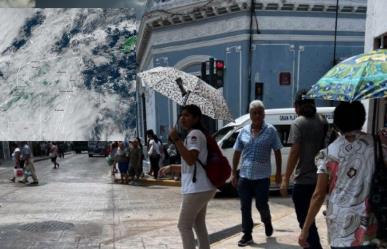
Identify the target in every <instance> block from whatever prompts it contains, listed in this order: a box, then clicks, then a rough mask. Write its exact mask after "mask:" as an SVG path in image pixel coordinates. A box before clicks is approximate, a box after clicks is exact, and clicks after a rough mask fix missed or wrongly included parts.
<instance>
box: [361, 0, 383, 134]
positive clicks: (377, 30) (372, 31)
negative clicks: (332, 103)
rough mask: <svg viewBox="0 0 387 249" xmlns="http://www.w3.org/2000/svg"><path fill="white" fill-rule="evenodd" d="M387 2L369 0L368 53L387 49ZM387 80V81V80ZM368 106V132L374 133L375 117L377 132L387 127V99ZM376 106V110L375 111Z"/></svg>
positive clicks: (366, 42)
mask: <svg viewBox="0 0 387 249" xmlns="http://www.w3.org/2000/svg"><path fill="white" fill-rule="evenodd" d="M386 12H387V1H386V0H368V3H367V19H366V38H365V44H364V51H365V52H368V51H371V50H374V49H378V48H386V49H387V15H386ZM386 80H387V79H386ZM364 103H365V104H366V105H367V106H368V113H369V115H368V119H367V120H368V123H367V127H366V129H367V131H369V132H371V131H372V123H373V119H374V116H373V114H374V113H375V114H377V115H376V116H375V124H376V127H375V128H376V130H379V129H380V128H383V127H387V119H386V118H387V115H386V111H387V108H386V105H387V101H386V100H385V99H381V100H378V101H377V103H376V105H375V104H374V101H364ZM375 106H376V110H375Z"/></svg>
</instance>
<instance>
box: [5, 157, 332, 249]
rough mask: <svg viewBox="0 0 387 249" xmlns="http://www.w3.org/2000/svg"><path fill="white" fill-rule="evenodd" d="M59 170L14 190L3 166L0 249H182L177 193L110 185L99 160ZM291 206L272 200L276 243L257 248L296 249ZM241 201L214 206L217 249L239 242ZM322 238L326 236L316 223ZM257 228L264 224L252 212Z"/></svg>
mask: <svg viewBox="0 0 387 249" xmlns="http://www.w3.org/2000/svg"><path fill="white" fill-rule="evenodd" d="M59 163H60V168H59V169H56V170H55V169H52V164H51V162H50V161H49V160H44V161H39V162H36V163H35V167H36V171H37V175H38V178H39V183H40V184H39V185H38V186H25V185H23V184H21V183H15V184H14V183H10V182H9V180H8V178H9V177H10V175H11V174H12V168H11V167H5V166H4V165H1V166H0V188H1V191H0V206H1V207H0V248H1V249H11V248H12V249H17V248H20V249H26V248H28V249H38V248H39V249H43V248H47V249H48V248H50V249H52V248H58V249H67V248H72V249H73V248H112V249H119V248H122V249H129V248H130V249H132V248H133V249H138V248H144V249H151V248H153V249H160V248H169V249H180V248H182V244H181V239H180V236H179V232H178V229H177V227H176V224H177V219H178V214H179V206H180V201H181V199H180V188H178V187H167V186H128V185H121V184H112V178H111V176H110V170H109V167H107V164H106V161H105V159H104V158H102V157H92V158H89V157H88V156H87V155H86V154H81V155H77V154H71V155H66V158H65V159H60V160H59ZM290 203H291V200H290V198H281V197H275V196H274V197H272V198H271V201H270V207H271V211H272V216H273V225H274V235H273V238H270V239H266V237H265V236H264V232H263V227H262V226H260V225H258V226H257V227H256V228H255V230H254V239H255V242H256V244H254V245H252V247H255V248H298V247H297V246H296V245H297V236H298V232H299V229H298V227H297V226H298V225H297V223H296V218H295V215H294V211H293V208H292V204H290ZM239 209H240V206H239V200H238V199H237V198H216V199H214V200H212V201H211V202H210V203H209V207H208V211H207V226H208V231H209V234H210V240H211V243H212V248H236V247H237V245H236V243H237V241H238V240H239V238H240V222H241V220H240V219H241V218H240V210H239ZM319 217H320V218H319V220H318V223H319V227H321V229H320V231H321V232H320V234H321V235H323V236H322V237H324V238H323V239H322V240H323V242H324V244H326V239H325V237H326V235H325V234H326V228H325V223H324V221H323V217H322V216H321V215H320V216H319ZM254 221H255V222H256V223H257V224H259V221H260V219H259V215H258V212H257V211H256V210H255V209H254Z"/></svg>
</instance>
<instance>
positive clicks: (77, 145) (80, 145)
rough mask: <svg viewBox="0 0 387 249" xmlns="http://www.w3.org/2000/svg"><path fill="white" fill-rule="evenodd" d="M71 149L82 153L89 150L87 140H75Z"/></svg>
mask: <svg viewBox="0 0 387 249" xmlns="http://www.w3.org/2000/svg"><path fill="white" fill-rule="evenodd" d="M71 150H73V151H75V153H77V154H80V153H82V151H87V150H88V147H87V141H74V142H72V143H71Z"/></svg>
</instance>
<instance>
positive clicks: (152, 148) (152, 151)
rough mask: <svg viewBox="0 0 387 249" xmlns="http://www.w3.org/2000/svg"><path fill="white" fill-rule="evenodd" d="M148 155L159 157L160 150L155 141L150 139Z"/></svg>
mask: <svg viewBox="0 0 387 249" xmlns="http://www.w3.org/2000/svg"><path fill="white" fill-rule="evenodd" d="M148 155H149V156H151V155H160V148H159V143H156V141H155V140H153V139H151V140H150V141H149V151H148Z"/></svg>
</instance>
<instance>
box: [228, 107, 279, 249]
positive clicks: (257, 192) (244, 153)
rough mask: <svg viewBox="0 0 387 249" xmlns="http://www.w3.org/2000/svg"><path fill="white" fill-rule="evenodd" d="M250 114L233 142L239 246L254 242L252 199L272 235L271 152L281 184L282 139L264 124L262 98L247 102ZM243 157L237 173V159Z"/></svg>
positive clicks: (233, 177)
mask: <svg viewBox="0 0 387 249" xmlns="http://www.w3.org/2000/svg"><path fill="white" fill-rule="evenodd" d="M249 113H250V119H251V124H249V125H246V126H245V127H243V129H242V130H241V132H240V133H239V135H238V137H237V139H236V142H235V144H234V156H233V170H232V184H233V186H234V187H237V189H238V193H239V197H240V202H241V211H242V232H243V236H242V238H241V239H240V240H239V242H238V246H247V245H249V244H252V243H253V237H252V232H253V226H254V223H253V219H252V215H251V204H252V200H253V198H255V206H256V208H257V209H258V212H259V214H260V216H261V221H262V222H263V224H264V225H265V234H266V236H271V235H272V234H273V226H272V222H271V214H270V208H269V187H270V176H271V163H270V158H271V151H272V150H273V151H274V155H275V161H276V183H277V184H280V183H281V164H282V157H281V148H282V144H281V140H280V138H279V136H278V133H277V130H276V129H275V128H274V126H273V125H271V124H269V123H266V122H265V121H264V120H265V107H264V104H263V103H262V101H260V100H254V101H252V102H251V103H250V106H249ZM241 158H242V161H241V165H240V171H239V175H238V173H237V169H238V165H239V161H240V159H241Z"/></svg>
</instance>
